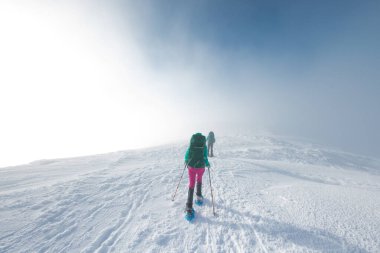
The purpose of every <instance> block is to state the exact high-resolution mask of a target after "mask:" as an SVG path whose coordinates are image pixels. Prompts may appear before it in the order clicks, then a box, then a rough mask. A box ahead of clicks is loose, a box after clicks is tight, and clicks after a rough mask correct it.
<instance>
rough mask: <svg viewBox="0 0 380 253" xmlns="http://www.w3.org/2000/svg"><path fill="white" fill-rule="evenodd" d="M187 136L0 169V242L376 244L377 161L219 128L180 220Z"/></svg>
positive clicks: (1, 246)
mask: <svg viewBox="0 0 380 253" xmlns="http://www.w3.org/2000/svg"><path fill="white" fill-rule="evenodd" d="M186 147H187V146H186V143H181V144H176V145H174V144H173V145H168V146H162V147H155V148H150V149H144V150H135V151H125V152H116V153H111V154H104V155H97V156H91V157H79V158H68V159H59V160H43V161H37V162H34V163H31V164H29V165H23V166H17V167H7V168H1V169H0V203H1V204H0V252H2V253H3V252H82V253H87V252H88V253H89V252H102V253H106V252H380V211H379V210H380V169H379V168H380V167H379V165H380V162H379V161H378V160H374V159H370V158H365V157H360V156H355V155H352V154H345V153H342V152H337V151H332V150H328V149H325V148H322V147H318V146H315V145H310V144H307V145H306V144H302V143H294V142H290V141H285V140H282V139H280V138H274V137H266V136H251V137H247V136H237V137H234V138H232V137H224V138H219V139H218V140H217V143H216V147H215V150H216V151H215V152H216V157H214V158H210V161H211V165H212V168H211V177H212V182H213V189H214V197H215V208H216V213H217V216H216V217H214V216H213V214H212V204H211V196H210V187H209V184H208V182H209V181H208V179H209V178H208V174H207V173H206V174H205V177H204V195H205V197H206V200H205V206H203V207H196V212H197V218H196V220H195V221H194V222H193V223H189V222H187V221H186V220H185V219H184V213H183V208H184V205H185V201H186V191H187V177H186V174H185V176H184V180H182V182H181V184H180V188H179V191H178V194H177V197H176V199H175V201H174V202H172V201H171V195H172V194H173V192H174V190H175V186H176V184H177V182H178V179H179V177H180V175H181V172H182V170H183V167H182V166H183V160H182V159H183V156H184V153H185V150H186Z"/></svg>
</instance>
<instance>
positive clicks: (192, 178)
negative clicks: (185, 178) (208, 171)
mask: <svg viewBox="0 0 380 253" xmlns="http://www.w3.org/2000/svg"><path fill="white" fill-rule="evenodd" d="M188 173H189V191H188V193H187V201H186V210H187V211H190V210H192V208H193V196H194V186H195V178H196V175H197V171H196V169H194V168H192V167H188Z"/></svg>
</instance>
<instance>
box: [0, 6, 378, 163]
mask: <svg viewBox="0 0 380 253" xmlns="http://www.w3.org/2000/svg"><path fill="white" fill-rule="evenodd" d="M1 5H2V6H1V8H0V9H1V11H0V12H1V13H0V14H1V15H0V17H1V18H0V19H1V20H0V21H1V22H0V23H1V25H0V28H1V29H2V30H3V31H4V32H3V33H2V35H1V42H0V53H1V55H2V56H3V57H1V59H0V67H1V70H2V73H5V74H2V75H1V77H0V87H1V88H0V92H1V95H0V98H1V102H0V106H1V109H0V112H1V122H2V124H1V128H0V137H1V139H2V140H3V141H2V143H1V144H0V145H1V146H0V147H1V149H0V151H1V153H2V154H3V155H2V157H4V158H2V161H1V164H3V165H4V166H5V165H11V164H12V165H14V164H18V163H24V162H29V161H31V160H36V159H48V158H57V157H65V156H77V155H87V154H94V153H101V152H102V153H104V152H112V151H117V150H122V149H130V148H141V147H148V146H152V145H159V144H165V143H167V142H172V141H178V140H187V139H188V138H189V137H190V135H191V134H192V133H194V132H203V133H205V134H206V133H207V132H208V131H210V130H213V131H214V132H215V133H216V135H217V136H218V134H219V135H229V134H235V133H239V132H253V133H261V132H265V133H273V134H278V135H287V136H293V137H299V138H307V139H310V140H311V141H314V142H317V143H320V144H323V145H327V146H332V147H336V148H340V149H343V150H346V151H348V152H354V153H359V154H363V155H368V156H374V157H380V148H379V147H378V145H377V144H378V143H379V142H380V135H379V133H378V130H377V129H379V128H380V124H379V119H378V118H379V117H378V116H377V115H379V111H380V102H379V99H378V97H379V95H380V83H379V80H380V74H379V72H378V70H377V69H378V66H380V64H379V63H380V50H379V46H378V45H380V35H379V33H378V31H377V30H378V27H379V25H380V18H379V17H378V15H377V13H379V11H380V6H379V3H378V2H376V1H365V2H362V1H345V3H344V5H343V4H342V3H340V2H339V1H333V2H326V3H325V2H318V3H311V2H305V1H293V2H292V3H284V2H283V1H256V2H254V3H251V2H249V1H238V2H228V1H221V2H220V1H205V2H203V1H193V2H189V3H188V2H178V1H80V2H78V1H65V2H64V3H63V2H62V3H57V2H55V1H34V2H33V3H30V2H27V1H3V2H2V3H1ZM1 164H0V165H1Z"/></svg>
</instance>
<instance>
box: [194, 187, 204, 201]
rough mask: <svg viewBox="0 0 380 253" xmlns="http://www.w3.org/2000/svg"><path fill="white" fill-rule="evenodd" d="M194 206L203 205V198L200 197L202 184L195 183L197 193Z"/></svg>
mask: <svg viewBox="0 0 380 253" xmlns="http://www.w3.org/2000/svg"><path fill="white" fill-rule="evenodd" d="M196 195H197V196H196V199H195V204H197V205H198V206H201V205H202V204H203V196H202V183H200V182H197V193H196Z"/></svg>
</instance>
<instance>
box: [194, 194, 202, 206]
mask: <svg viewBox="0 0 380 253" xmlns="http://www.w3.org/2000/svg"><path fill="white" fill-rule="evenodd" d="M195 204H196V205H198V206H201V205H203V196H196V197H195Z"/></svg>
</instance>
